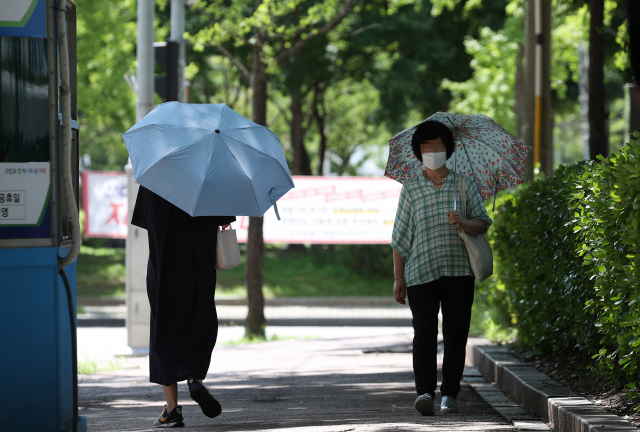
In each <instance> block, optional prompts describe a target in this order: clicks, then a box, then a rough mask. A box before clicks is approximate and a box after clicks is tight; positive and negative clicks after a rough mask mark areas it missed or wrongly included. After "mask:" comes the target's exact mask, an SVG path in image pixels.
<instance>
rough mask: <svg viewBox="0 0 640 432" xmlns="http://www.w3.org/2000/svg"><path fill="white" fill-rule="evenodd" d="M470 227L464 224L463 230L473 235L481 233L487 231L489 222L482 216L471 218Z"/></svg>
mask: <svg viewBox="0 0 640 432" xmlns="http://www.w3.org/2000/svg"><path fill="white" fill-rule="evenodd" d="M468 226H469V228H467V227H466V226H463V227H462V228H463V231H464V232H466V233H467V234H471V235H479V234H484V233H486V232H487V223H486V222H485V221H483V220H482V219H480V218H473V219H469V224H468Z"/></svg>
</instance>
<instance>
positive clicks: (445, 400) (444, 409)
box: [440, 396, 460, 414]
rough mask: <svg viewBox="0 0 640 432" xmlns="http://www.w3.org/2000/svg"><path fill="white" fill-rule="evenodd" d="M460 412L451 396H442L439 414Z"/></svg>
mask: <svg viewBox="0 0 640 432" xmlns="http://www.w3.org/2000/svg"><path fill="white" fill-rule="evenodd" d="M457 412H460V409H459V408H458V402H456V398H454V397H453V396H442V402H440V413H441V414H447V413H457Z"/></svg>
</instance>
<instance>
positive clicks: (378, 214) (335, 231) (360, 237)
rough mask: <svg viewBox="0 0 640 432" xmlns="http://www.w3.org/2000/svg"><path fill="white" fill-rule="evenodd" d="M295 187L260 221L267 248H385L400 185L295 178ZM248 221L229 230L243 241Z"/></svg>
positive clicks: (368, 179)
mask: <svg viewBox="0 0 640 432" xmlns="http://www.w3.org/2000/svg"><path fill="white" fill-rule="evenodd" d="M293 182H294V183H295V185H296V187H295V188H294V189H291V190H290V191H289V192H288V193H287V194H286V195H284V196H283V197H282V198H280V199H279V200H278V211H279V213H280V217H281V218H282V220H280V221H278V220H277V218H276V216H275V212H274V211H273V208H271V209H269V210H268V211H267V213H266V214H265V215H264V241H265V242H267V243H320V244H341V243H342V244H349V243H351V244H376V243H378V244H386V243H390V242H391V232H392V230H393V221H394V218H395V214H396V209H397V207H398V198H399V196H400V190H401V189H402V185H401V184H399V183H397V182H395V181H393V180H391V179H388V178H386V177H382V178H379V177H376V178H373V177H306V176H294V177H293ZM248 226H249V218H248V217H246V216H241V217H238V221H237V222H236V223H234V224H233V228H235V229H236V234H237V236H238V241H239V242H241V243H243V242H246V241H247V234H248V230H247V229H248Z"/></svg>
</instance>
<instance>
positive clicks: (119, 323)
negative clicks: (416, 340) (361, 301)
mask: <svg viewBox="0 0 640 432" xmlns="http://www.w3.org/2000/svg"><path fill="white" fill-rule="evenodd" d="M125 325H126V324H125V319H124V318H93V317H92V318H88V317H81V316H79V317H78V327H125ZM218 325H221V326H244V319H219V320H218ZM266 325H268V326H279V327H280V326H282V327H411V320H410V319H400V318H276V319H268V320H267V323H266Z"/></svg>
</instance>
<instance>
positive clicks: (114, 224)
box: [82, 171, 128, 238]
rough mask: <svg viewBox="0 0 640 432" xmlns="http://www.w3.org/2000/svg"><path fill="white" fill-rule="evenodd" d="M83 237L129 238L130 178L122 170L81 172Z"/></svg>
mask: <svg viewBox="0 0 640 432" xmlns="http://www.w3.org/2000/svg"><path fill="white" fill-rule="evenodd" d="M82 205H83V208H84V211H85V220H84V236H85V237H109V238H127V221H128V216H127V215H128V209H127V177H126V175H125V173H123V172H104V171H85V172H84V173H82Z"/></svg>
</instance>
